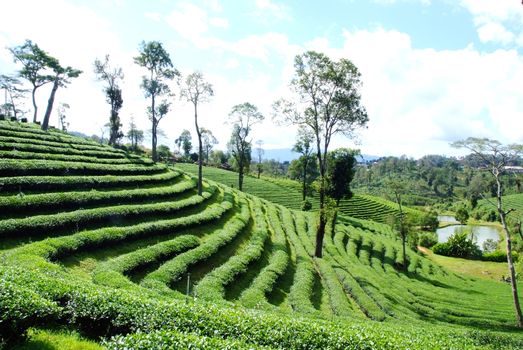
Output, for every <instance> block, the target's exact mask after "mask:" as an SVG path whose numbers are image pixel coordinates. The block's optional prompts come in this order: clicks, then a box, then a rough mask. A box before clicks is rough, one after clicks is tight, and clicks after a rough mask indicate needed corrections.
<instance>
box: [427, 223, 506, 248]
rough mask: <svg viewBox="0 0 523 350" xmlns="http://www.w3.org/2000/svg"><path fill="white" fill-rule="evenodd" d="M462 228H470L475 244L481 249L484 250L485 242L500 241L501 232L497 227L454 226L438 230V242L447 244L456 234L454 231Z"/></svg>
mask: <svg viewBox="0 0 523 350" xmlns="http://www.w3.org/2000/svg"><path fill="white" fill-rule="evenodd" d="M461 227H468V228H470V229H471V230H472V233H473V234H474V242H476V244H477V245H478V246H479V248H480V249H482V248H483V242H485V241H486V240H487V239H493V240H494V241H496V242H497V241H499V239H500V236H499V231H498V229H497V228H496V227H492V226H472V225H452V226H447V227H442V228H438V229H437V230H436V234H437V235H438V242H446V241H447V240H448V239H449V237H450V236H452V235H453V234H454V231H455V230H456V229H458V228H461Z"/></svg>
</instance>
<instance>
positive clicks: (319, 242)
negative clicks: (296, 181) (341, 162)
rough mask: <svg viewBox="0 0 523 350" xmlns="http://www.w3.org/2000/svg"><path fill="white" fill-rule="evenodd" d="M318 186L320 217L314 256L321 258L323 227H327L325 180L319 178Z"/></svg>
mask: <svg viewBox="0 0 523 350" xmlns="http://www.w3.org/2000/svg"><path fill="white" fill-rule="evenodd" d="M320 181H321V184H320V217H319V222H318V229H317V231H316V251H315V252H314V256H316V257H317V258H321V257H322V256H323V237H324V236H325V226H327V213H326V212H325V179H324V177H323V176H322V177H321V180H320Z"/></svg>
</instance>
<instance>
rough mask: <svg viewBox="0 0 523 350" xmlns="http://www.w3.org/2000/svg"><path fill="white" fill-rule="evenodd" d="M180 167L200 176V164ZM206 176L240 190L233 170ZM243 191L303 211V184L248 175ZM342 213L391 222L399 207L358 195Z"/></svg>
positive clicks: (346, 203)
mask: <svg viewBox="0 0 523 350" xmlns="http://www.w3.org/2000/svg"><path fill="white" fill-rule="evenodd" d="M176 168H177V169H180V170H183V171H185V172H188V173H191V174H195V175H196V174H197V173H198V166H197V165H196V164H187V163H178V164H176ZM204 169H205V176H206V177H207V178H209V179H211V180H214V181H218V182H220V183H223V184H226V185H227V186H231V187H235V186H236V187H238V174H237V173H235V172H233V171H228V170H223V169H218V168H214V167H205V168H204ZM243 190H244V191H245V192H247V193H250V194H252V195H255V196H258V197H261V198H264V199H266V200H268V201H270V202H273V203H277V204H281V205H283V206H285V207H287V208H290V209H296V210H300V209H301V206H302V195H301V185H300V183H299V182H297V181H292V180H285V179H275V178H270V177H261V179H258V178H256V177H253V176H245V178H244V188H243ZM318 206H319V205H318V196H317V195H316V196H315V197H313V198H312V207H313V209H318ZM403 209H404V211H405V212H406V213H407V215H411V216H413V217H419V216H421V215H423V213H422V212H421V211H419V210H416V209H411V208H407V207H404V208H403ZM340 211H341V212H342V213H343V214H345V215H348V216H351V217H354V218H358V219H364V220H373V221H377V222H383V223H385V222H387V220H388V218H389V217H390V216H391V215H399V208H398V205H397V204H396V203H394V202H391V201H388V200H386V199H383V198H380V197H376V196H370V195H359V194H356V195H354V197H352V198H351V199H348V200H347V199H343V200H341V201H340Z"/></svg>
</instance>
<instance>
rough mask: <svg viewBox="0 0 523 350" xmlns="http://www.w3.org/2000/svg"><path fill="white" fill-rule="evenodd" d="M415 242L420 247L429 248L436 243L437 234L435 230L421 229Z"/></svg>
mask: <svg viewBox="0 0 523 350" xmlns="http://www.w3.org/2000/svg"><path fill="white" fill-rule="evenodd" d="M417 236H418V242H417V244H418V245H419V246H422V247H426V248H431V247H432V246H434V245H435V244H436V243H438V235H437V234H436V233H435V232H427V231H422V232H419V233H418V234H417Z"/></svg>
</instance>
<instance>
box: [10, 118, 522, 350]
mask: <svg viewBox="0 0 523 350" xmlns="http://www.w3.org/2000/svg"><path fill="white" fill-rule="evenodd" d="M0 154H1V156H0V188H1V195H0V339H1V340H0V344H1V346H4V347H5V348H11V347H12V346H17V344H20V343H23V342H24V341H26V340H24V335H25V334H26V333H27V332H29V333H34V332H40V331H44V332H45V331H49V332H53V330H57V329H59V330H64V329H65V330H71V331H74V332H77V333H79V334H80V335H81V336H82V337H83V338H85V339H89V340H91V341H93V342H96V343H99V344H101V345H102V346H103V347H105V348H108V349H185V348H191V349H521V348H523V334H522V333H521V331H520V330H518V329H516V328H515V327H514V326H513V325H514V324H515V320H514V313H513V307H512V303H511V298H510V288H509V285H508V284H506V283H502V282H496V281H490V280H480V279H474V278H470V277H465V276H460V275H456V274H454V273H451V272H449V271H446V270H444V269H443V268H441V267H439V266H437V265H435V264H434V263H432V262H430V261H429V260H428V259H426V258H424V257H423V256H421V255H419V254H417V253H416V252H414V251H413V250H408V252H407V258H408V259H407V261H408V266H407V270H408V271H407V272H402V271H403V269H402V267H401V263H402V261H403V256H402V253H401V251H402V250H401V243H400V241H398V239H397V237H396V235H395V234H394V232H392V231H391V229H390V227H389V226H387V225H384V224H381V223H378V222H375V221H366V220H362V219H358V218H353V217H349V216H343V215H342V216H341V217H340V220H339V221H338V224H337V225H336V228H335V230H334V232H333V234H332V235H328V236H327V237H326V240H325V246H324V251H325V255H324V257H323V258H322V259H318V258H314V257H313V252H314V246H313V242H314V232H315V226H316V222H315V220H316V219H315V214H314V212H311V213H307V212H302V211H297V210H293V209H298V208H297V206H296V205H293V204H291V203H295V202H293V201H295V200H297V201H298V202H297V203H299V202H301V198H299V197H300V195H299V190H296V192H292V191H290V190H287V191H286V192H283V191H281V190H279V191H274V192H271V191H273V189H272V188H271V187H270V185H267V186H263V187H253V188H252V191H253V192H254V190H255V191H258V192H257V193H256V194H257V195H259V196H254V195H252V194H248V193H242V192H239V191H236V190H235V189H233V188H231V187H228V186H226V185H224V184H223V183H222V182H225V183H229V182H228V180H227V179H225V178H223V181H222V179H219V178H217V177H215V179H216V180H219V181H220V182H217V181H212V180H206V181H205V184H204V192H203V194H202V195H201V196H199V195H197V191H196V181H195V179H194V177H193V176H191V175H189V174H188V173H186V172H184V171H182V170H179V169H177V170H172V169H169V168H167V167H165V166H163V165H158V164H153V163H152V162H150V161H148V160H145V159H142V158H139V157H137V156H133V155H130V154H128V153H125V152H123V151H121V150H117V149H113V148H110V147H107V146H103V145H99V144H97V143H94V142H91V141H88V140H84V139H81V138H76V137H73V136H70V135H67V134H64V133H61V132H57V131H51V132H42V131H40V130H39V129H36V128H33V127H32V126H30V125H26V124H17V123H10V122H0ZM231 174H232V173H231ZM207 175H211V170H210V169H205V171H204V176H207ZM233 175H234V174H233ZM210 177H212V176H210ZM229 184H230V183H229ZM274 185H277V184H274ZM249 186H251V185H250V184H249V181H247V182H246V189H247V190H248V191H250V190H249ZM296 194H297V195H296ZM278 196H279V197H278ZM277 198H279V199H277ZM294 198H297V199H294ZM267 199H271V200H273V202H271V201H268V200H267ZM282 204H284V205H282ZM366 210H367V211H370V212H373V211H376V215H380V213H379V211H380V210H381V209H379V208H378V207H377V208H376V209H366ZM328 229H329V232H331V230H330V228H328ZM522 287H523V286H522Z"/></svg>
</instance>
